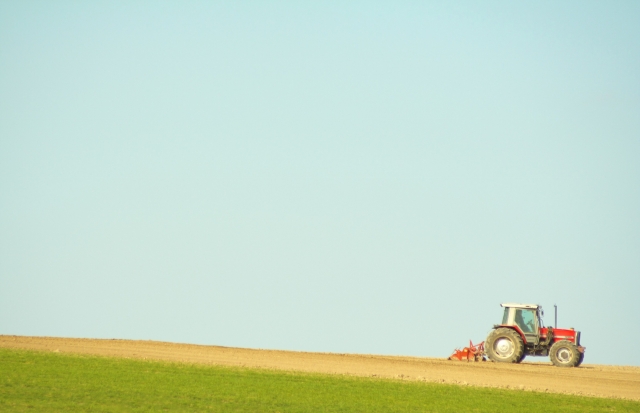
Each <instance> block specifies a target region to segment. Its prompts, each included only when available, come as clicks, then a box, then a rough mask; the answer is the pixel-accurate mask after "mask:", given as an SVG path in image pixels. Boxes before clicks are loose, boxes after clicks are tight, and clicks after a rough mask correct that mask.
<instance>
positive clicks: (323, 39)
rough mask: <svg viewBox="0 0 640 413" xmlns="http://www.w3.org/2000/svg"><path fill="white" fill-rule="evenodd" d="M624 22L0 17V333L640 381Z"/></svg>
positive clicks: (425, 12) (181, 13)
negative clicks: (523, 340)
mask: <svg viewBox="0 0 640 413" xmlns="http://www.w3.org/2000/svg"><path fill="white" fill-rule="evenodd" d="M639 295H640V2H637V1H616V2H604V1H596V2H589V1H574V2H571V1H563V2H557V1H540V2H511V1H504V2H476V1H473V2H463V1H460V2H410V1H406V2H398V1H388V2H369V1H367V2H364V1H363V2H357V1H354V2H340V1H335V2H266V1H265V2H251V1H247V2H232V1H229V2H208V1H203V2H196V1H192V2H177V1H176V2H155V1H150V2H143V1H137V2H131V1H123V2H77V1H73V2H71V1H69V2H64V1H58V2H49V1H30V2H26V1H3V2H1V3H0V334H20V335H51V336H70V337H99V338H130V339H152V340H166V341H176V342H190V343H201V344H216V345H224V346H239V347H254V348H271V349H292V350H306V351H327V352H356V353H380V354H403V355H416V356H433V357H446V356H448V355H449V354H450V352H451V351H452V350H453V349H454V348H455V347H459V346H464V345H465V344H466V343H468V340H469V339H473V340H474V342H475V341H481V340H484V338H485V337H486V335H487V333H488V332H489V331H490V329H491V326H492V325H493V324H494V323H497V322H499V321H500V319H501V308H500V306H499V304H500V303H501V302H505V301H515V302H527V303H528V302H531V303H540V304H542V305H543V306H544V307H545V309H546V312H547V323H548V324H552V322H553V304H554V303H557V304H558V306H559V317H558V318H559V320H558V321H559V325H560V326H564V327H575V328H576V329H579V330H581V331H582V338H583V344H584V345H586V347H587V357H586V359H585V362H586V363H589V362H592V363H613V364H633V365H640V355H639V354H638V352H637V351H633V350H629V349H635V348H637V346H638V343H639V342H640V311H639V310H638V308H639V305H638V304H639V302H640V299H639Z"/></svg>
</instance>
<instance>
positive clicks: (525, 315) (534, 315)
mask: <svg viewBox="0 0 640 413" xmlns="http://www.w3.org/2000/svg"><path fill="white" fill-rule="evenodd" d="M501 306H502V307H504V315H503V317H502V323H501V324H496V325H494V326H493V330H492V331H491V333H489V335H488V336H487V339H486V341H485V345H484V350H485V351H486V354H487V356H488V357H489V359H490V360H492V361H496V362H503V363H520V362H521V361H522V360H524V358H525V357H526V356H549V358H550V359H551V362H552V363H553V364H554V365H555V366H558V367H578V366H579V365H580V364H582V361H583V360H584V351H585V348H584V347H582V346H581V345H580V332H579V331H575V330H574V329H573V328H568V329H564V328H553V327H545V326H544V324H543V323H542V316H543V315H544V312H543V311H542V307H541V306H539V305H536V304H514V303H504V304H501ZM557 315H558V313H557V307H556V317H555V319H556V327H557V320H558V317H557Z"/></svg>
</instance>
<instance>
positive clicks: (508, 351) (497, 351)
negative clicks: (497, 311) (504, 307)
mask: <svg viewBox="0 0 640 413" xmlns="http://www.w3.org/2000/svg"><path fill="white" fill-rule="evenodd" d="M485 351H486V352H487V356H489V358H490V359H491V361H497V362H502V363H520V362H521V361H522V359H523V358H524V343H523V342H522V338H521V337H520V334H518V333H516V332H515V330H512V329H510V328H497V329H495V330H493V331H492V332H491V333H489V336H488V337H487V341H486V345H485Z"/></svg>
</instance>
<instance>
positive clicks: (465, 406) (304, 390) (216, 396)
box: [0, 349, 640, 413]
mask: <svg viewBox="0 0 640 413" xmlns="http://www.w3.org/2000/svg"><path fill="white" fill-rule="evenodd" d="M0 411H2V412H52V411H60V412H164V411H171V412H283V413H284V412H385V413H387V412H512V411H541V412H545V413H548V412H581V413H584V412H640V402H633V401H625V400H616V399H597V398H587V397H577V396H566V395H558V394H546V393H534V392H524V391H514V390H501V389H487V388H474V387H459V386H454V385H444V384H432V383H422V382H401V381H393V380H380V379H369V378H356V377H345V376H331V375H321V374H304V373H301V374H297V373H288V372H278V371H270V370H252V369H241V368H228V367H208V366H200V365H190V364H176V363H167V362H149V361H142V360H128V359H117V358H107V357H95V356H79V355H68V354H60V353H43V352H32V351H24V350H7V349H0Z"/></svg>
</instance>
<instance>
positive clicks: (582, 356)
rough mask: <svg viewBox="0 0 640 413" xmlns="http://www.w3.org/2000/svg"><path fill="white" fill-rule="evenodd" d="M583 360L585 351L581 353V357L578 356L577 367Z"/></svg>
mask: <svg viewBox="0 0 640 413" xmlns="http://www.w3.org/2000/svg"><path fill="white" fill-rule="evenodd" d="M583 361H584V353H580V357H579V358H578V364H576V367H578V366H579V365H581V364H582V362H583Z"/></svg>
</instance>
